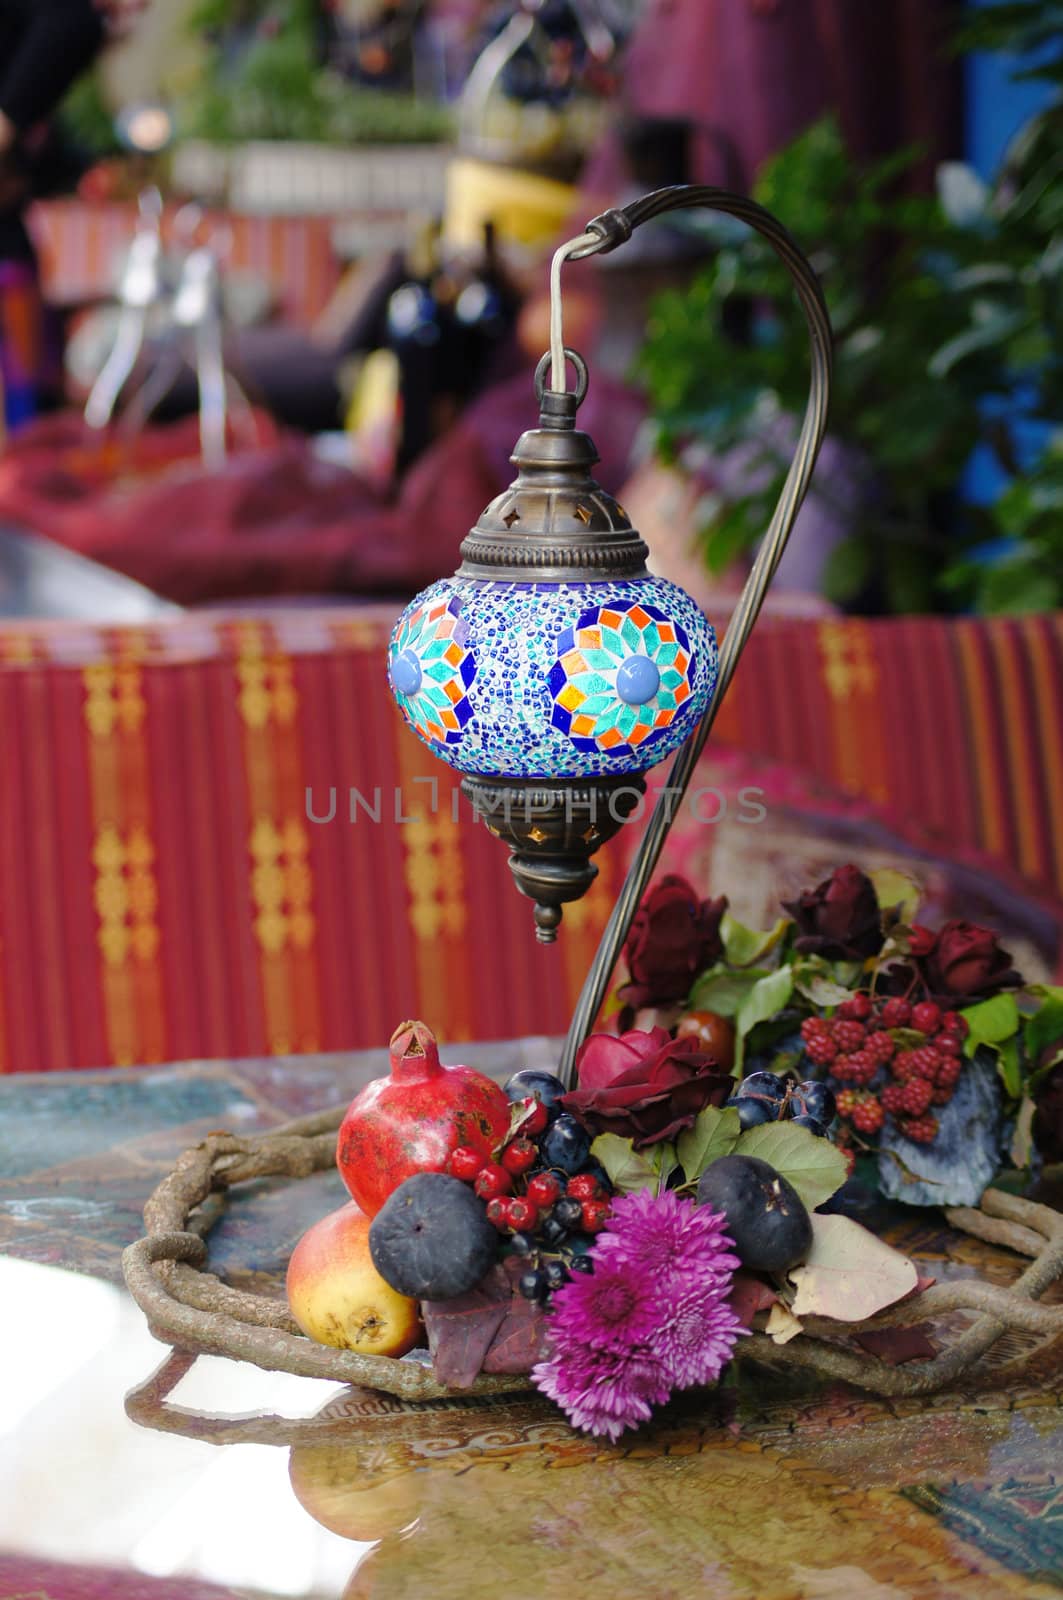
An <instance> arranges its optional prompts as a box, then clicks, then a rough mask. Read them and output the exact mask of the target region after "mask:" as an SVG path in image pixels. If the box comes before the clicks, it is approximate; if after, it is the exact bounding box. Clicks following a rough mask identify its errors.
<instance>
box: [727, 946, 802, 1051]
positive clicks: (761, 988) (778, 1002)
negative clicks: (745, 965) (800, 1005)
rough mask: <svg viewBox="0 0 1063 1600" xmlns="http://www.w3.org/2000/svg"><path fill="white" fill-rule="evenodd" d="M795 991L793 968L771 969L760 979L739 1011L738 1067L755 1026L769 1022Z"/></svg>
mask: <svg viewBox="0 0 1063 1600" xmlns="http://www.w3.org/2000/svg"><path fill="white" fill-rule="evenodd" d="M793 992H794V974H793V968H792V967H780V968H779V970H778V971H777V972H768V973H766V974H765V976H764V977H763V978H758V979H757V981H756V983H755V984H754V985H753V987H752V988H751V989H750V991H749V993H748V994H747V995H746V997H745V999H744V1000H743V1001H742V1004H741V1005H740V1006H739V1008H738V1011H737V1013H736V1014H735V1030H736V1033H737V1038H736V1040H735V1067H736V1068H738V1067H740V1066H741V1065H742V1057H743V1053H744V1048H745V1039H746V1034H747V1033H749V1031H750V1029H751V1028H755V1027H756V1025H757V1023H758V1022H767V1020H768V1018H769V1017H773V1016H774V1015H775V1013H776V1012H777V1011H781V1010H782V1008H783V1006H785V1004H786V1002H787V1001H788V1000H789V998H790V996H791V995H792V994H793Z"/></svg>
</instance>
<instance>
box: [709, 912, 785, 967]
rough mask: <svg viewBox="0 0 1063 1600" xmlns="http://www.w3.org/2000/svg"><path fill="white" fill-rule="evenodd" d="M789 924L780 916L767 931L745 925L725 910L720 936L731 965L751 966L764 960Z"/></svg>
mask: <svg viewBox="0 0 1063 1600" xmlns="http://www.w3.org/2000/svg"><path fill="white" fill-rule="evenodd" d="M788 925H789V923H788V919H787V918H786V917H780V918H779V920H778V922H777V923H776V924H775V926H774V927H773V928H769V929H768V930H767V932H766V933H765V932H762V931H761V930H759V929H757V928H745V927H743V926H742V924H741V923H740V922H739V921H738V920H737V919H736V918H735V917H732V915H731V913H730V912H729V911H725V912H724V914H723V918H722V920H721V922H720V936H721V938H722V939H723V948H724V954H725V955H726V957H727V960H728V963H729V965H730V966H732V967H751V966H752V965H753V963H754V962H760V961H763V959H764V957H765V956H766V955H767V954H768V952H769V951H770V950H774V949H775V946H776V945H777V944H778V943H779V940H780V939H781V938H782V936H783V934H784V933H785V932H786V929H787V927H788Z"/></svg>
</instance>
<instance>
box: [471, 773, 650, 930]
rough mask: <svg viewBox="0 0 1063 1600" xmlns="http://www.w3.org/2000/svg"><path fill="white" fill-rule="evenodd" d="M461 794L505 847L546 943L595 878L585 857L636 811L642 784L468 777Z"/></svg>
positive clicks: (632, 779) (622, 779) (623, 777)
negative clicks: (566, 907)
mask: <svg viewBox="0 0 1063 1600" xmlns="http://www.w3.org/2000/svg"><path fill="white" fill-rule="evenodd" d="M461 792H462V794H463V795H465V797H466V799H468V800H469V801H471V803H472V808H473V812H474V814H475V815H476V817H477V819H478V820H479V821H481V822H483V824H484V825H485V827H486V828H487V830H488V832H490V833H493V834H494V835H495V837H496V838H498V839H502V840H503V841H504V842H505V843H506V844H508V845H509V849H510V857H509V867H510V871H511V872H512V874H513V877H514V880H515V881H516V885H517V888H518V889H519V890H520V892H521V894H524V895H527V897H528V899H529V900H534V901H535V913H534V915H535V937H536V938H537V939H538V940H539V942H540V944H553V942H554V940H555V939H556V938H557V930H558V927H559V926H560V923H561V917H562V907H563V906H564V905H565V904H566V902H567V901H569V900H579V899H581V898H582V896H583V895H585V894H586V892H587V890H588V889H589V888H590V886H591V884H592V883H593V882H594V880H595V878H596V877H597V876H598V868H597V867H596V866H595V865H594V863H593V862H592V861H591V859H590V858H591V856H592V855H594V853H595V851H596V850H599V849H600V848H601V846H602V845H603V844H605V843H606V841H607V840H609V839H612V838H613V836H614V835H615V834H616V833H618V832H619V831H620V829H621V827H623V825H624V823H625V822H626V821H627V819H628V818H629V817H630V816H631V813H632V812H633V811H635V809H636V807H639V806H640V803H641V801H642V796H643V795H644V794H645V792H646V780H645V778H643V777H642V776H641V775H640V774H638V773H618V774H617V775H616V776H615V777H608V778H574V779H570V780H568V781H566V780H565V779H556V778H487V777H478V776H476V775H469V776H467V777H463V778H462V780H461Z"/></svg>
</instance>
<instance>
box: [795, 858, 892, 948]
mask: <svg viewBox="0 0 1063 1600" xmlns="http://www.w3.org/2000/svg"><path fill="white" fill-rule="evenodd" d="M783 910H784V911H788V912H789V913H790V915H791V917H792V918H793V919H794V922H795V924H796V926H797V937H796V939H795V940H794V945H795V948H796V949H798V950H799V951H800V952H801V953H802V955H818V956H825V957H826V958H827V960H829V961H865V960H866V959H867V958H868V956H875V955H878V952H879V951H880V950H881V949H882V946H883V944H884V943H885V935H884V934H883V932H882V912H881V910H880V909H879V903H878V896H877V895H876V893H875V885H874V884H873V883H872V882H871V879H870V878H869V877H868V876H867V874H866V873H865V872H861V871H860V869H859V867H852V866H849V867H838V868H837V869H836V870H835V871H834V872H832V873H831V875H830V877H829V878H824V880H823V882H822V883H818V884H817V885H816V887H815V888H814V889H806V890H805V891H804V893H803V894H800V895H799V896H798V897H797V899H796V900H791V901H783Z"/></svg>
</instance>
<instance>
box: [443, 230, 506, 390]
mask: <svg viewBox="0 0 1063 1600" xmlns="http://www.w3.org/2000/svg"><path fill="white" fill-rule="evenodd" d="M517 306H518V296H517V294H516V292H515V290H514V288H513V285H512V284H511V283H510V281H509V278H508V276H507V275H506V271H505V268H504V267H503V266H502V264H501V262H500V261H499V259H498V241H497V236H496V233H495V225H494V223H493V222H491V221H490V220H488V221H485V222H484V224H483V244H482V249H481V255H480V260H479V262H478V263H477V264H476V265H475V266H473V267H471V268H470V269H469V270H468V272H467V273H466V276H465V281H464V283H463V284H462V286H461V289H460V292H459V294H458V296H457V299H456V301H455V303H454V316H455V320H456V322H457V333H458V339H459V342H460V352H459V355H460V359H459V361H458V366H457V371H458V374H459V379H460V384H461V396H462V398H463V399H468V398H469V397H470V396H471V395H473V394H475V393H476V391H477V390H478V389H479V388H480V386H481V384H482V383H483V381H484V378H485V377H486V376H487V374H488V372H489V370H490V366H491V360H492V357H493V356H494V354H495V352H496V351H497V350H498V349H499V347H500V346H501V345H502V344H503V343H504V341H505V340H506V339H507V338H508V337H509V335H510V334H511V333H512V331H513V323H514V319H515V317H516V312H517Z"/></svg>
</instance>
